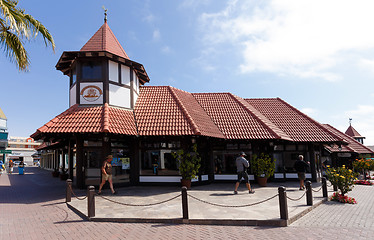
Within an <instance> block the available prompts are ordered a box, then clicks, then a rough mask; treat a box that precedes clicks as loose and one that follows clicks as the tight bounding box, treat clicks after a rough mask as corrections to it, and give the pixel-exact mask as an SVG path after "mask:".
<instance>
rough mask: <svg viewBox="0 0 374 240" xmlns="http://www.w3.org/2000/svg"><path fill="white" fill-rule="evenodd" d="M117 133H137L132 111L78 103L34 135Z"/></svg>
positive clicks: (106, 105)
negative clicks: (86, 105)
mask: <svg viewBox="0 0 374 240" xmlns="http://www.w3.org/2000/svg"><path fill="white" fill-rule="evenodd" d="M100 132H108V133H117V134H124V135H137V131H136V125H135V120H134V115H133V112H132V111H129V110H125V109H120V108H115V107H110V106H109V105H108V104H105V105H103V106H96V107H82V106H78V105H77V104H76V105H74V106H72V107H70V108H69V109H67V110H66V111H65V112H63V113H61V114H60V115H58V116H57V117H55V118H53V119H52V120H51V121H49V122H48V123H46V124H45V125H44V126H42V127H40V128H39V129H38V130H37V131H36V132H35V133H34V134H33V135H31V136H33V137H37V136H38V135H40V134H42V133H100Z"/></svg>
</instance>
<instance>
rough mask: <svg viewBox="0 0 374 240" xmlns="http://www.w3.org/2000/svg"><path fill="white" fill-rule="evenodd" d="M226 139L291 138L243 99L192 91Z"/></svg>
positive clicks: (225, 94) (229, 95)
mask: <svg viewBox="0 0 374 240" xmlns="http://www.w3.org/2000/svg"><path fill="white" fill-rule="evenodd" d="M193 96H194V97H195V98H196V99H197V101H198V102H199V103H200V105H201V106H202V107H203V108H204V110H205V111H206V112H207V113H208V115H209V116H210V118H211V119H212V120H213V122H214V123H215V124H216V125H217V126H218V128H219V129H220V130H221V132H222V133H223V134H224V135H225V137H226V138H227V139H285V140H291V139H289V138H288V136H287V135H286V134H284V133H283V132H282V131H281V130H280V129H279V128H278V127H276V126H275V125H274V124H272V123H271V122H270V121H269V120H268V119H266V118H265V117H264V116H263V115H262V114H261V113H259V112H258V111H257V110H256V109H254V108H253V107H252V106H250V105H249V104H248V103H246V102H245V101H244V100H243V99H241V98H239V97H237V96H234V95H233V94H231V93H194V94H193Z"/></svg>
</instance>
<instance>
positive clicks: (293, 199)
mask: <svg viewBox="0 0 374 240" xmlns="http://www.w3.org/2000/svg"><path fill="white" fill-rule="evenodd" d="M305 194H306V191H304V193H303V195H301V197H299V198H290V197H289V196H287V198H288V199H290V200H291V201H299V200H300V199H302V198H303V197H304V196H305Z"/></svg>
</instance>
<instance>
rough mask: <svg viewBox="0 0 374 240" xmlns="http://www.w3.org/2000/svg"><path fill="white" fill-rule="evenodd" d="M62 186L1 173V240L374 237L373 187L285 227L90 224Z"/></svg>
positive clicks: (38, 176) (33, 175) (42, 176)
mask: <svg viewBox="0 0 374 240" xmlns="http://www.w3.org/2000/svg"><path fill="white" fill-rule="evenodd" d="M15 170H17V168H15ZM64 189H65V183H64V182H63V181H60V180H59V179H56V178H52V177H51V174H50V172H47V171H44V170H41V169H38V168H34V167H27V168H26V173H25V175H18V174H13V175H7V174H3V175H2V176H0V239H1V240H8V239H11V240H13V239H298V240H299V239H321V238H323V239H373V238H374V228H373V225H374V218H373V214H374V207H373V205H374V203H373V198H374V187H373V186H372V187H371V186H356V187H355V188H354V190H353V191H352V192H350V193H349V195H350V196H353V197H355V198H356V200H357V201H358V204H356V205H349V204H337V203H332V202H327V203H324V204H322V205H320V206H319V207H317V208H315V209H313V210H312V211H311V212H309V213H308V214H306V215H305V216H304V217H302V218H300V219H299V220H297V221H296V222H294V223H293V224H291V225H290V226H288V227H247V226H214V225H209V226H206V225H183V224H181V225H173V224H151V223H132V224H129V223H110V222H89V221H85V220H82V219H81V218H80V217H79V216H78V215H76V214H75V213H74V212H72V211H71V210H70V209H68V208H67V207H66V204H65V203H64Z"/></svg>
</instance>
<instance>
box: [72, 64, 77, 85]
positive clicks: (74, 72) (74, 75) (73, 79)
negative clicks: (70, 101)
mask: <svg viewBox="0 0 374 240" xmlns="http://www.w3.org/2000/svg"><path fill="white" fill-rule="evenodd" d="M76 82H77V70H76V69H75V67H74V68H73V70H72V74H71V85H74V84H75V83H76Z"/></svg>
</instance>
